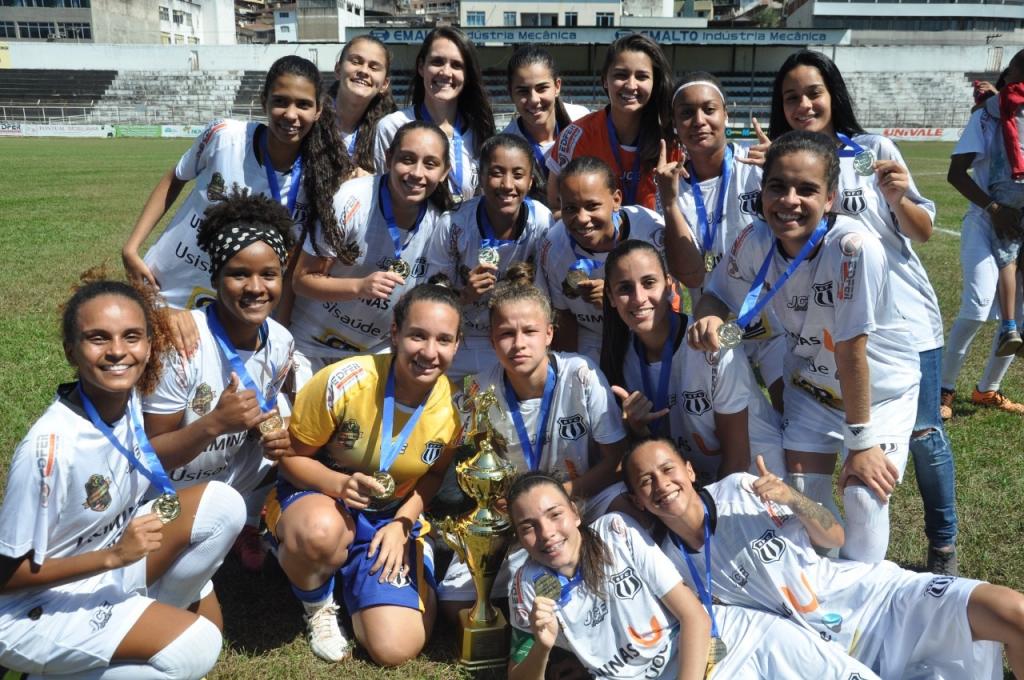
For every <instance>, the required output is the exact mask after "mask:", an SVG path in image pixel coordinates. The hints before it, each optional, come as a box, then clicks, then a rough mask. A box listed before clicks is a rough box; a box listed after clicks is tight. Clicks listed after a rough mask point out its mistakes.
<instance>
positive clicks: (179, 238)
mask: <svg viewBox="0 0 1024 680" xmlns="http://www.w3.org/2000/svg"><path fill="white" fill-rule="evenodd" d="M260 128H264V130H265V129H266V126H265V125H263V124H262V123H245V122H242V121H238V120H217V121H214V122H212V123H210V125H209V126H207V128H206V129H205V130H204V131H203V132H202V134H200V135H199V136H198V137H196V139H195V141H194V142H193V143H192V146H191V147H189V150H188V151H186V152H185V154H184V155H183V156H182V157H181V160H179V161H178V165H177V166H175V168H174V174H175V176H176V177H177V178H178V179H179V180H182V181H185V182H187V181H189V180H195V185H194V186H193V187H192V193H190V194H189V195H188V198H186V199H185V203H184V204H183V205H182V206H181V208H180V209H179V210H178V212H176V213H175V214H174V217H172V218H171V221H170V222H169V223H168V225H167V228H166V229H165V230H164V232H163V233H162V234H161V235H160V238H159V239H158V240H157V242H156V243H154V244H153V245H152V247H150V249H149V250H148V251H147V252H146V256H145V257H144V258H143V259H144V261H145V263H146V265H147V266H148V267H149V268H150V269H151V270H152V271H153V275H154V276H156V278H157V281H159V283H160V294H161V295H162V296H163V299H164V301H165V302H166V303H167V304H168V305H169V306H170V307H174V308H177V309H192V308H195V307H200V306H202V305H205V304H206V303H207V302H210V301H212V300H213V299H214V298H215V297H216V296H217V295H216V293H215V292H214V290H213V287H212V284H211V283H210V258H209V257H208V256H207V254H206V253H205V252H203V251H202V250H200V249H199V245H198V244H197V243H196V234H197V233H198V230H199V226H200V225H201V224H202V221H203V214H204V213H205V212H206V209H207V208H208V207H209V206H211V205H212V204H214V203H216V202H217V201H220V200H223V199H224V198H225V197H226V196H227V195H228V194H229V193H230V192H231V188H232V186H233V185H235V184H238V185H239V186H241V187H243V188H247V189H249V192H250V193H252V194H264V195H266V196H271V195H272V194H271V192H270V185H269V184H268V183H267V173H266V169H265V168H264V167H263V165H261V164H260V162H259V161H258V160H257V158H256V154H255V153H254V149H255V146H256V139H255V134H256V131H257V130H259V129H260ZM261 134H265V132H264V133H261ZM275 174H276V176H277V185H278V187H279V188H280V192H281V204H282V205H284V206H287V204H288V195H289V193H290V192H291V188H292V178H291V171H290V170H289V171H286V172H276V171H275ZM305 219H306V197H305V189H304V188H303V187H301V186H300V187H299V193H298V195H297V196H296V200H295V208H294V210H293V211H292V220H293V221H294V222H295V234H296V235H298V233H299V232H300V230H301V226H302V224H303V222H304V221H305Z"/></svg>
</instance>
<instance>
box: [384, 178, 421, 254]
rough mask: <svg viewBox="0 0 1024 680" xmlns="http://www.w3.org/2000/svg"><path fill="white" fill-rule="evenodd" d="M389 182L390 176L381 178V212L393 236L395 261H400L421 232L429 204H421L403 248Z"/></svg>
mask: <svg viewBox="0 0 1024 680" xmlns="http://www.w3.org/2000/svg"><path fill="white" fill-rule="evenodd" d="M388 180H389V175H381V176H380V190H379V191H378V193H379V195H380V212H381V214H382V215H383V216H384V221H385V222H386V223H387V225H388V233H389V234H391V242H392V243H393V244H394V246H395V259H399V258H401V257H402V253H403V252H405V249H406V247H407V246H408V245H409V243H411V242H412V237H413V236H414V235H415V234H416V232H417V230H419V228H420V223H422V222H423V216H424V215H426V214H427V202H426V201H424V202H423V203H421V204H420V212H419V214H418V215H417V216H416V223H415V224H414V225H413V226H412V229H410V230H409V239H408V240H407V241H406V243H405V245H404V246H403V245H402V232H401V231H399V230H398V223H396V222H395V211H394V210H392V208H391V187H389V186H388Z"/></svg>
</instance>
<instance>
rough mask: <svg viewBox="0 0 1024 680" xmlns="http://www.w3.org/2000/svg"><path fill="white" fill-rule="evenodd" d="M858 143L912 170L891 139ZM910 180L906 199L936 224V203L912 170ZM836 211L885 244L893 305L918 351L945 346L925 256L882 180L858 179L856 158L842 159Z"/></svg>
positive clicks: (867, 137) (862, 139) (875, 137)
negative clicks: (920, 188)
mask: <svg viewBox="0 0 1024 680" xmlns="http://www.w3.org/2000/svg"><path fill="white" fill-rule="evenodd" d="M853 141H854V142H856V143H857V144H859V145H861V146H862V147H864V149H866V150H868V151H871V152H872V153H873V154H874V156H875V158H876V159H878V160H882V161H884V160H894V161H896V162H898V163H899V164H900V165H902V166H903V167H909V166H908V165H907V162H906V161H905V160H903V155H902V154H901V153H900V150H899V149H898V148H896V145H895V144H894V143H893V142H892V140H891V139H889V138H887V137H882V136H881V135H866V134H865V135H855V136H854V137H853ZM907 182H908V187H907V194H906V198H907V199H908V200H909V201H910V202H912V203H914V204H915V205H917V206H918V207H920V208H923V209H924V211H925V212H926V213H928V217H929V219H930V220H931V221H932V222H933V223H934V222H935V203H933V202H932V201H929V200H928V199H927V198H924V197H923V196H921V193H920V192H919V191H918V190H917V185H916V184H914V178H913V177H912V176H911V175H910V171H909V170H908V171H907ZM833 210H834V211H835V212H837V213H839V214H841V215H849V216H850V217H853V218H855V219H857V220H860V221H861V222H862V223H863V224H864V225H865V226H867V227H869V228H870V229H871V230H872V231H874V232H875V235H876V236H878V238H879V239H880V240H881V241H882V246H883V247H884V248H885V256H886V258H887V259H888V261H889V271H890V272H891V274H892V275H891V276H890V279H891V281H892V301H893V304H894V305H895V306H896V309H897V310H898V311H899V312H900V315H901V316H902V317H903V318H904V319H905V320H906V327H907V330H908V331H909V332H910V334H911V337H912V342H913V346H914V349H915V350H916V351H917V352H925V351H928V350H931V349H935V348H937V347H942V343H943V335H944V332H945V331H944V329H943V327H942V314H941V312H940V311H939V300H938V298H937V297H936V296H935V291H934V290H933V289H932V284H931V281H929V280H928V273H927V272H926V271H925V269H924V265H923V264H922V263H921V258H919V257H918V256H917V253H915V252H914V249H913V247H912V244H911V241H910V239H909V238H907V237H906V236H905V235H904V234H903V233H902V232H901V231H900V228H899V225H898V224H897V223H896V217H895V215H894V214H893V213H892V211H891V210H889V205H888V204H887V203H886V202H885V195H884V194H883V193H882V189H881V187H880V186H879V185H878V176H877V175H875V174H872V175H871V176H870V177H863V176H861V175H858V174H857V172H856V171H855V170H854V169H853V157H852V156H847V157H842V156H841V157H840V158H839V190H838V193H837V194H836V202H835V205H834V206H833Z"/></svg>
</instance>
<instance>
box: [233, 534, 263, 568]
mask: <svg viewBox="0 0 1024 680" xmlns="http://www.w3.org/2000/svg"><path fill="white" fill-rule="evenodd" d="M231 552H232V554H234V555H235V556H236V557H237V558H238V561H239V562H241V563H242V569H245V570H246V571H248V572H251V573H254V574H255V573H258V572H259V571H260V570H261V569H263V561H264V560H265V559H266V557H267V553H266V552H265V551H264V550H263V541H262V540H261V539H260V532H259V530H258V529H257V528H256V527H253V526H249V525H248V524H247V525H245V526H244V527H242V532H241V533H240V534H238V538H236V539H235V543H234V545H232V546H231Z"/></svg>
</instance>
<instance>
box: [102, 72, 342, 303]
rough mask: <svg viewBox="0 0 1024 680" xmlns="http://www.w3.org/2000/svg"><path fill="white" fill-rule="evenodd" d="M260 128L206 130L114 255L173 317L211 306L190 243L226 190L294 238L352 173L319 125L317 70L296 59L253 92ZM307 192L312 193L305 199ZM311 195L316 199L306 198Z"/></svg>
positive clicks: (215, 126) (232, 125)
mask: <svg viewBox="0 0 1024 680" xmlns="http://www.w3.org/2000/svg"><path fill="white" fill-rule="evenodd" d="M260 96H261V100H262V102H263V107H264V110H265V111H266V114H267V120H268V121H269V122H268V124H266V125H264V124H262V123H255V122H250V123H245V122H242V121H234V120H218V121H214V122H213V123H211V124H210V125H209V127H207V128H206V130H205V131H204V132H203V133H202V134H201V135H199V136H198V137H196V140H195V142H194V143H193V144H192V147H191V148H190V149H189V150H188V151H186V152H185V155H183V156H182V157H181V160H179V161H178V164H177V165H176V166H175V167H174V168H173V169H171V170H170V171H169V172H168V173H167V174H166V175H164V177H163V179H161V180H160V182H159V183H158V184H157V185H156V188H155V189H153V193H152V194H150V196H149V199H148V200H147V201H146V205H145V206H144V207H143V209H142V214H141V215H139V219H138V220H137V221H136V223H135V227H134V228H133V229H132V233H131V236H129V237H128V241H127V243H125V245H124V248H123V250H122V253H121V254H122V258H123V259H124V267H125V271H127V272H128V275H129V276H130V277H131V278H132V279H133V280H138V281H145V282H147V283H149V284H151V285H154V286H156V287H158V289H159V290H160V293H161V295H162V296H163V299H164V301H165V302H166V303H167V304H168V305H169V306H171V307H174V308H177V309H193V308H196V307H201V306H203V305H205V304H206V303H208V302H210V301H212V300H213V298H214V297H215V295H214V291H212V290H210V287H209V286H210V283H209V272H210V261H209V258H207V257H206V255H205V254H204V253H203V252H202V251H201V250H200V249H199V247H198V245H197V243H196V234H197V233H198V227H199V224H200V223H201V222H202V215H203V213H205V212H206V209H207V208H208V207H209V206H210V205H211V204H213V203H216V202H217V201H220V200H223V199H224V197H225V196H226V195H227V192H228V191H230V189H231V187H232V185H234V184H238V185H239V186H241V187H244V188H247V189H249V190H250V191H251V192H253V193H260V194H266V195H267V196H270V197H271V198H273V199H274V200H275V201H276V202H278V203H281V205H283V206H285V207H286V208H287V209H288V212H289V214H290V215H291V216H292V219H293V220H294V222H295V225H296V226H295V233H296V235H297V234H298V232H299V231H300V230H301V228H302V224H303V223H304V221H305V216H306V211H307V209H308V208H309V207H311V205H310V204H313V203H316V202H317V201H318V199H321V200H322V201H323V202H324V203H326V204H327V205H329V198H330V195H331V191H330V190H322V187H329V186H332V185H334V184H335V183H336V182H337V181H338V178H340V177H345V176H348V175H349V174H351V172H352V165H351V163H350V161H349V160H348V158H347V156H346V154H345V153H344V149H343V146H342V144H341V142H340V137H339V135H338V132H337V130H336V128H335V127H334V125H333V122H334V121H333V116H332V115H329V116H327V117H326V120H323V121H321V118H322V116H321V113H322V104H321V81H320V71H319V70H318V69H317V67H316V65H315V64H313V63H312V62H310V61H308V60H306V59H303V58H302V57H297V56H287V57H282V58H280V59H278V60H277V61H275V62H274V64H273V65H272V66H271V67H270V70H269V71H268V72H267V77H266V80H265V81H264V83H263V91H262V93H261V95H260ZM190 180H196V184H195V187H194V188H193V189H192V193H191V194H189V196H188V198H187V199H186V200H185V203H184V204H183V205H182V207H181V208H180V209H179V210H178V212H177V213H175V215H174V217H172V218H171V221H170V224H169V225H168V226H167V229H165V230H164V232H163V233H162V234H161V235H160V238H159V239H158V240H157V242H156V243H154V244H153V246H152V247H151V248H150V249H149V250H148V251H147V252H146V257H145V259H143V258H140V257H139V249H140V248H141V247H142V244H143V242H145V240H146V239H147V238H148V237H149V235H150V233H152V231H153V229H154V228H155V227H156V225H157V223H158V222H159V221H160V219H161V218H162V217H163V216H164V213H166V212H167V210H168V208H170V207H171V205H172V204H173V203H174V201H175V200H176V199H177V197H178V194H180V193H181V190H182V189H183V188H184V187H185V185H186V184H187V183H188V182H189V181H190ZM305 188H312V189H314V191H312V192H307V191H305V190H304V189H305ZM309 193H314V194H316V195H315V196H311V195H308V194H309Z"/></svg>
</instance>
